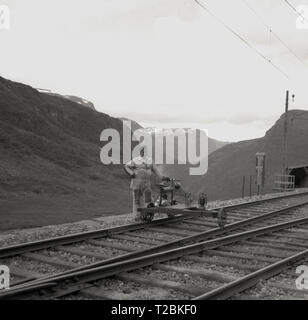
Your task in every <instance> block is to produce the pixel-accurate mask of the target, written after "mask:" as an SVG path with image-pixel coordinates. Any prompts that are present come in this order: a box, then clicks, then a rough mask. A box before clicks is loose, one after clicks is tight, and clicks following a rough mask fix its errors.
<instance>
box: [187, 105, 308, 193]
mask: <svg viewBox="0 0 308 320" xmlns="http://www.w3.org/2000/svg"><path fill="white" fill-rule="evenodd" d="M307 124H308V112H307V111H303V110H291V111H289V122H288V128H289V134H288V165H289V166H296V165H302V164H308V148H307V147H308V125H307ZM283 129H284V115H282V116H281V117H280V119H279V120H278V121H277V122H276V123H275V125H274V126H273V127H272V128H271V129H270V130H269V131H268V132H267V133H266V135H265V136H264V137H263V138H260V139H254V140H249V141H242V142H238V143H233V144H229V145H227V146H224V147H223V148H221V149H219V150H217V151H215V152H213V153H212V154H211V155H210V156H209V170H208V173H207V174H206V175H204V176H202V177H196V178H194V183H193V184H192V185H191V186H190V187H191V190H192V191H193V192H194V193H196V194H197V193H199V192H200V191H202V190H205V191H206V192H207V193H208V195H209V197H210V199H222V198H232V197H239V196H240V195H241V188H242V179H243V176H244V175H245V176H246V178H248V176H249V175H253V176H254V175H255V164H256V160H255V158H256V156H255V155H256V153H257V152H265V153H266V183H265V188H264V192H272V191H273V188H274V180H275V175H276V174H280V173H281V171H282V154H283V153H282V150H283V139H282V137H283ZM246 190H247V189H246ZM254 191H255V186H254ZM246 194H247V193H246Z"/></svg>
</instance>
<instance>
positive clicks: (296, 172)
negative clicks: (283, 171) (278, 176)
mask: <svg viewBox="0 0 308 320" xmlns="http://www.w3.org/2000/svg"><path fill="white" fill-rule="evenodd" d="M287 170H288V174H289V175H290V176H294V177H295V188H308V164H306V165H300V166H289V167H288V169H287Z"/></svg>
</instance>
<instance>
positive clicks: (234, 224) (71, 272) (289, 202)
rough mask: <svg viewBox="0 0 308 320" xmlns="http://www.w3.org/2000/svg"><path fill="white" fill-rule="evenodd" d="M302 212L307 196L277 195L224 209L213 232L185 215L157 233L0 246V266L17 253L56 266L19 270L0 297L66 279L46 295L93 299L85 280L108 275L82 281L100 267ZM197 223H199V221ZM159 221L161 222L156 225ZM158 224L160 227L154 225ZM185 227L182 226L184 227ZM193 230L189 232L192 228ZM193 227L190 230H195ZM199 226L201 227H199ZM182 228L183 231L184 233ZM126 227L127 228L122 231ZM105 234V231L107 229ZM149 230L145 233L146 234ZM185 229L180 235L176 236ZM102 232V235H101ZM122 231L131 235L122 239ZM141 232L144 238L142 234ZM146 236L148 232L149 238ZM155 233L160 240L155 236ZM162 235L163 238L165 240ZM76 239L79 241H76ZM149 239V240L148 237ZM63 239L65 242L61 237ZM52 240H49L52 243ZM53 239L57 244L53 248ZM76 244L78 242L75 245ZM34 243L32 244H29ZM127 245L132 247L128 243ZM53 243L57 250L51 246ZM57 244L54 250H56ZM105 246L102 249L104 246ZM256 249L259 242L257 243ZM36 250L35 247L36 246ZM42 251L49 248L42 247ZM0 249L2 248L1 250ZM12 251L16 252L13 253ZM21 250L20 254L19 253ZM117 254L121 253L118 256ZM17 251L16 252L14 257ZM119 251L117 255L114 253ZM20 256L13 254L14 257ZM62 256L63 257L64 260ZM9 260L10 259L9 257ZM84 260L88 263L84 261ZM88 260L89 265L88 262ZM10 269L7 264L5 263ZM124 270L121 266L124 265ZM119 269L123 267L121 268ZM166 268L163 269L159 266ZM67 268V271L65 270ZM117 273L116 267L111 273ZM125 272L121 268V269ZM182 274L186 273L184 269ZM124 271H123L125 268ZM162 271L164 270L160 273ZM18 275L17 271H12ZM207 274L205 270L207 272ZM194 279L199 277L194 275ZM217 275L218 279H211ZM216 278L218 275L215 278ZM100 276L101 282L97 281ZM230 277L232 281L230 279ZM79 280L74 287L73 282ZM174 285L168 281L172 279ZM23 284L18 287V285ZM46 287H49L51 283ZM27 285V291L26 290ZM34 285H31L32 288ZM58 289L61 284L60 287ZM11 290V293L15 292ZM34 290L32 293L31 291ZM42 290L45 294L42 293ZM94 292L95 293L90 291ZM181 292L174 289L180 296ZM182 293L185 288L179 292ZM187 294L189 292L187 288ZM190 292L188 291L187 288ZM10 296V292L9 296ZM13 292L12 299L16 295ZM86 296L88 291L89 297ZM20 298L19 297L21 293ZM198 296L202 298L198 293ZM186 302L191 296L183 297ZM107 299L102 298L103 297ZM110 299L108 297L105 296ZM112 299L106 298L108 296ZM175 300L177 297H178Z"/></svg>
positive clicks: (136, 228) (135, 228) (138, 230)
mask: <svg viewBox="0 0 308 320" xmlns="http://www.w3.org/2000/svg"><path fill="white" fill-rule="evenodd" d="M306 208H307V195H306V194H301V195H296V196H288V197H283V198H279V199H275V200H267V201H258V202H254V203H251V204H245V205H236V206H231V207H228V211H229V219H230V221H229V224H228V225H227V226H226V227H225V228H223V229H221V228H215V227H214V226H213V225H211V223H209V222H211V221H210V219H209V218H208V217H206V218H204V217H198V218H196V217H194V216H188V217H187V216H185V217H176V218H173V219H171V220H170V219H163V222H162V221H159V223H157V225H159V229H157V225H155V224H154V225H153V224H151V225H144V226H141V224H138V225H132V226H124V227H119V228H113V229H107V230H104V231H103V230H99V231H94V233H95V232H96V234H91V233H86V234H79V235H78V236H77V235H74V236H72V238H70V237H71V236H70V237H60V239H59V238H57V239H49V240H47V241H49V242H46V240H45V242H44V241H43V244H42V243H40V242H38V243H31V244H29V246H27V245H22V246H14V247H10V248H4V249H1V251H0V254H1V256H2V257H5V258H6V259H4V260H1V261H0V262H1V264H8V265H10V264H9V262H10V261H9V260H7V259H8V258H9V257H12V256H16V254H19V255H20V254H21V255H22V259H26V260H27V259H32V260H34V261H37V262H39V263H44V264H50V265H52V266H56V267H58V268H60V271H58V270H57V271H58V272H56V275H54V273H52V272H51V273H49V272H47V275H46V273H45V274H35V273H34V272H31V271H29V272H25V270H24V269H23V270H17V271H19V272H20V273H21V272H23V275H24V277H21V279H17V280H16V279H14V280H15V281H14V285H13V287H12V289H11V290H8V291H7V292H4V293H2V294H1V295H0V298H1V297H2V298H9V297H18V294H19V291H18V290H21V291H20V292H26V293H27V292H28V290H29V288H31V290H30V291H31V292H32V289H35V290H36V291H37V290H38V289H39V288H46V289H48V288H51V287H53V286H54V284H55V283H56V284H57V286H58V285H59V284H58V283H57V281H56V282H55V279H60V280H63V281H64V280H65V281H64V282H69V283H70V282H71V280H72V279H79V280H78V281H77V284H76V281H75V280H74V281H72V283H70V285H69V286H68V289H65V290H64V293H63V290H60V291H59V290H58V289H57V290H56V291H57V294H54V295H53V296H52V297H54V298H56V297H60V296H66V295H68V294H70V293H73V292H75V291H80V290H81V292H83V294H88V295H91V292H92V296H95V294H93V290H94V289H93V285H92V284H89V283H88V282H91V281H95V280H97V279H102V278H105V277H108V276H110V274H105V273H103V274H102V275H100V276H99V277H98V278H97V279H93V278H91V277H90V278H87V275H90V274H92V272H93V270H97V269H98V270H101V269H102V268H103V269H102V270H105V269H104V268H107V269H108V267H109V266H115V265H116V266H118V265H121V264H122V265H124V266H126V262H127V261H135V260H138V259H141V260H142V259H144V258H145V257H151V258H152V257H153V259H155V258H156V257H157V255H159V254H161V253H169V252H173V251H174V250H183V248H186V247H190V246H195V245H197V246H198V245H200V244H202V243H207V242H210V241H215V240H208V239H211V238H213V237H218V236H222V235H226V234H230V233H232V232H233V233H234V232H239V234H245V232H250V231H245V232H241V231H242V230H247V228H248V229H249V228H250V229H251V228H252V227H254V228H256V227H258V226H259V227H260V228H261V229H263V228H266V226H267V225H268V224H272V225H275V224H277V222H279V223H278V224H280V225H281V224H285V223H288V222H289V221H292V220H294V218H297V219H296V223H298V224H301V223H302V221H299V217H301V218H300V219H303V217H304V216H305V213H306ZM202 220H203V221H202ZM171 221H172V223H173V225H172V227H170V226H169V225H168V224H170V223H171ZM161 222H162V223H161ZM160 223H161V224H160ZM184 223H185V224H184ZM191 226H193V230H192V227H191ZM195 226H196V228H195ZM199 226H201V228H200V227H199ZM185 227H187V229H185ZM126 228H127V229H126ZM153 228H154V234H153ZM110 230H111V231H110ZM149 230H150V234H149V233H148V232H149ZM186 230H189V232H188V235H187V234H186V232H187V231H186ZM171 231H173V232H175V235H176V239H175V238H174V235H172V240H171V241H170V233H171ZM178 231H180V232H178ZM182 231H186V232H184V233H183V232H182ZM102 233H103V234H104V235H103V236H102ZM127 233H133V234H129V235H127ZM145 233H146V234H145ZM151 233H152V234H151ZM159 234H160V236H159ZM93 235H94V238H95V239H97V238H100V239H101V238H103V239H104V240H103V241H102V240H93ZM114 235H116V237H115V236H114ZM166 235H167V237H166ZM79 236H80V237H81V238H79ZM107 237H108V242H110V243H109V244H108V245H109V246H108V245H107V246H106V241H107V240H106V238H107ZM152 237H153V238H152ZM228 237H232V234H231V235H230V236H225V237H222V238H228ZM64 238H65V239H64ZM136 239H138V241H139V239H140V243H142V244H143V246H140V247H137V249H136V244H137V243H139V242H137V241H136ZM157 239H159V240H157ZM53 241H55V242H53ZM59 241H60V243H61V245H60V244H59ZM63 241H65V242H64V243H65V245H66V246H67V245H68V244H69V245H70V246H69V247H63ZM81 241H82V242H81ZM86 242H88V243H90V245H91V246H92V245H95V246H96V249H98V248H101V247H103V248H105V247H107V248H112V249H115V253H116V254H115V255H114V256H112V257H107V258H106V255H104V254H102V253H100V252H97V251H95V250H88V249H87V248H83V249H80V246H81V248H82V246H85V245H86V244H85V243H86ZM72 243H74V244H75V245H78V246H79V247H78V248H75V249H74V248H73V250H71V244H72ZM34 244H35V245H34ZM130 244H132V245H133V246H132V245H130ZM54 245H56V246H57V247H53V246H54ZM59 245H60V247H58V246H59ZM104 245H105V246H104ZM259 245H260V244H259ZM37 246H40V247H37ZM38 248H39V249H40V251H37V252H35V253H33V252H32V251H36V250H38ZM47 248H52V249H48V251H46V250H47ZM5 249H8V250H7V251H6V250H5ZM14 250H17V251H14ZM22 250H24V251H22ZM50 250H52V252H55V253H59V251H60V252H61V251H63V252H68V253H69V254H70V255H71V254H74V255H79V256H81V255H84V257H86V260H85V261H84V263H83V265H78V264H76V263H74V262H72V261H71V260H68V259H65V256H63V259H59V257H58V256H56V257H55V258H54V257H50V255H48V253H49V252H50ZM120 251H122V252H120ZM17 252H18V253H17ZM119 252H120V253H119ZM19 258H20V257H19V256H18V259H19ZM66 258H67V257H66ZM12 259H16V257H15V258H12ZM89 261H90V263H89ZM93 261H94V262H93ZM10 266H11V265H10ZM14 268H15V267H14V266H13V267H12V266H11V269H13V274H14ZM125 268H126V267H125ZM125 268H124V269H125ZM168 268H169V269H170V270H169V271H168V272H178V273H181V272H180V270H182V271H183V272H184V271H185V270H186V269H189V268H182V269H181V268H180V270H177V269H176V268H174V267H171V268H170V267H168ZM168 268H167V269H168ZM161 269H162V268H158V270H159V271H160V272H161V271H162V270H161ZM164 269H165V270H166V267H164ZM66 270H67V271H66ZM115 270H117V269H115ZM125 270H126V269H125ZM172 270H173V271H172ZM186 271H187V270H186ZM126 272H127V270H126ZM165 272H167V271H165ZM16 273H18V272H16ZM192 273H193V274H195V276H196V275H197V274H198V272H194V271H193V272H192ZM208 273H210V272H208ZM80 275H83V276H85V280H82V281H80ZM112 275H114V276H116V277H117V279H119V277H120V278H121V277H122V278H123V276H119V275H117V273H113V274H112ZM199 276H200V275H199ZM217 276H218V275H217ZM220 276H222V278H223V275H222V274H221V275H220ZM100 277H101V278H100ZM127 277H128V275H126V280H127V281H130V282H134V281H133V279H132V278H129V277H128V278H127ZM231 278H232V277H231ZM135 279H137V280H138V281H137V283H144V284H145V283H147V281H148V279H147V277H143V278H142V277H138V276H137V277H135ZM79 282H80V283H79ZM158 282H159V284H160V285H161V286H163V287H164V286H165V287H167V288H168V286H167V284H166V283H164V282H163V281H158ZM173 282H174V281H173ZM23 283H24V284H23ZM51 284H52V285H51ZM30 285H31V287H29V286H30ZM33 286H34V287H33ZM60 286H61V285H60ZM172 286H173V287H174V289H176V287H177V286H180V287H181V285H176V283H175V282H174V283H172V282H171V283H169V289H168V290H171V289H170V288H171V287H172ZM154 287H155V288H157V287H158V288H159V286H158V285H156V286H155V285H154ZM16 290H17V291H16ZM35 290H34V291H35ZM47 291H48V290H47ZM94 291H95V290H94ZM182 291H183V288H182V290H180V292H182ZM184 291H185V290H184ZM188 291H189V290H188ZM190 291H193V290H192V289H190ZM14 292H15V293H14ZM16 292H17V296H16ZM59 292H61V293H59ZM89 292H90V293H89ZM21 296H22V294H21ZM96 296H100V297H101V298H104V295H102V294H100V295H96ZM200 296H201V297H202V295H200ZM189 297H190V298H191V295H190V296H189ZM106 298H108V295H107V296H106ZM109 298H110V297H109ZM111 298H112V297H111ZM180 298H181V296H180Z"/></svg>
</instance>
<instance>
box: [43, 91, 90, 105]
mask: <svg viewBox="0 0 308 320" xmlns="http://www.w3.org/2000/svg"><path fill="white" fill-rule="evenodd" d="M37 90H38V91H39V92H41V93H46V94H48V95H51V96H56V97H60V98H64V99H68V100H71V101H73V102H76V103H78V104H80V105H82V106H84V107H86V108H89V109H92V110H95V107H94V104H93V103H92V102H91V101H89V100H86V99H84V98H80V97H76V96H72V95H61V94H59V93H54V92H52V91H51V90H48V89H41V88H37Z"/></svg>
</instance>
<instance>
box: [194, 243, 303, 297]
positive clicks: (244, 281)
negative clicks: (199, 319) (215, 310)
mask: <svg viewBox="0 0 308 320" xmlns="http://www.w3.org/2000/svg"><path fill="white" fill-rule="evenodd" d="M307 257H308V249H306V250H304V251H301V252H299V253H297V254H295V255H293V256H291V257H288V258H285V259H282V260H280V261H277V262H275V263H273V264H271V265H269V266H266V267H264V268H262V269H260V270H257V271H255V272H252V273H250V274H248V275H247V276H244V277H242V278H240V279H237V280H235V281H232V282H230V283H228V284H226V285H224V286H221V287H219V288H217V289H214V290H211V291H209V292H207V293H205V294H203V295H200V296H198V297H196V298H194V299H193V300H222V299H228V298H230V297H232V296H234V295H236V294H238V293H240V292H242V291H244V290H247V289H249V288H251V287H253V286H255V285H256V284H258V282H259V281H260V280H266V279H269V278H271V277H273V276H275V275H277V274H279V273H281V272H282V271H283V270H285V269H287V268H288V267H289V266H290V265H294V264H296V263H297V262H299V261H301V260H304V259H306V258H307Z"/></svg>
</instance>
